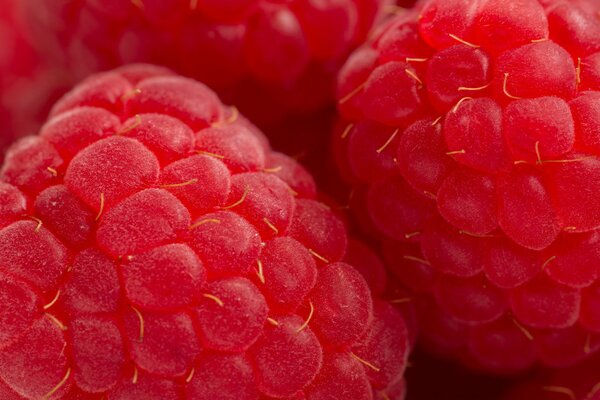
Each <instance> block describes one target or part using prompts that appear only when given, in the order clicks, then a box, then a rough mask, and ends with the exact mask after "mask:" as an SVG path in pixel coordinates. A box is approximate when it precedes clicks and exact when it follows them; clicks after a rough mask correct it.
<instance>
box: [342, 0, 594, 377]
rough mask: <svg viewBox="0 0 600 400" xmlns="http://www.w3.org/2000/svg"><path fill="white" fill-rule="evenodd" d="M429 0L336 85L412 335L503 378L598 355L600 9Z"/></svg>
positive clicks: (345, 161)
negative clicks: (414, 321)
mask: <svg viewBox="0 0 600 400" xmlns="http://www.w3.org/2000/svg"><path fill="white" fill-rule="evenodd" d="M578 4H579V5H577V4H575V3H574V2H568V1H558V0H554V1H553V0H545V1H537V0H512V1H508V2H507V1H504V0H485V1H475V0H469V1H462V0H460V1H458V0H456V1H454V0H431V1H426V2H424V3H421V5H420V6H418V8H417V9H415V10H413V11H412V12H410V13H407V14H404V15H401V16H398V17H396V18H394V19H392V20H390V21H388V22H387V23H386V24H385V25H384V26H382V27H381V28H380V29H379V31H378V32H379V33H378V34H377V35H376V36H375V37H374V38H373V40H371V41H370V42H369V43H367V44H365V45H364V46H363V47H362V48H360V49H359V50H357V51H356V52H355V53H354V54H353V55H352V56H351V57H350V59H349V61H348V62H347V63H346V65H345V66H344V68H343V69H342V71H341V73H340V75H339V80H338V103H339V110H340V114H341V120H340V122H339V129H338V132H337V133H336V134H335V135H334V137H333V139H332V140H333V142H334V148H335V155H336V158H337V161H338V164H339V166H340V170H341V172H342V174H343V175H344V176H345V177H346V178H347V180H348V181H349V182H351V184H352V187H353V191H352V196H351V204H352V206H353V208H354V210H355V211H356V215H357V217H358V220H360V221H361V222H362V224H363V225H364V227H365V229H367V230H368V231H369V232H374V233H376V234H378V235H379V237H380V239H381V240H380V243H381V247H382V250H383V253H384V254H385V256H384V257H385V258H386V259H387V262H388V265H389V266H390V269H391V271H392V273H393V274H394V275H395V276H396V278H397V279H398V280H399V281H400V282H402V283H403V284H404V285H405V286H407V287H408V288H410V289H411V290H412V292H413V295H414V299H415V302H416V304H417V307H418V309H419V310H420V311H419V317H420V318H419V319H420V328H421V330H422V336H421V339H422V342H423V343H424V344H426V345H427V346H428V347H429V348H430V349H433V350H434V351H436V352H438V353H441V354H446V355H450V356H453V357H456V358H459V359H461V360H463V361H464V362H465V363H467V364H469V365H472V366H473V367H475V368H480V369H483V370H486V371H492V372H499V373H512V372H516V371H520V370H524V369H527V368H529V367H531V366H532V365H534V364H535V363H541V364H544V365H549V366H565V365H570V364H572V363H574V362H576V361H578V360H581V359H583V358H586V357H587V356H588V355H589V354H591V353H593V352H595V351H596V350H597V349H598V348H599V347H600V337H599V334H600V307H599V305H600V275H599V270H598V265H600V231H599V230H598V229H599V228H600V200H599V199H600V184H599V182H600V158H599V157H598V155H600V136H599V132H600V61H599V60H600V20H599V19H598V10H600V8H599V6H598V4H597V2H591V1H589V0H582V1H580V2H578Z"/></svg>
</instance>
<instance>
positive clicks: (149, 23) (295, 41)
mask: <svg viewBox="0 0 600 400" xmlns="http://www.w3.org/2000/svg"><path fill="white" fill-rule="evenodd" d="M389 3H390V1H388V0H329V1H312V0H310V1H305V0H303V1H291V2H290V1H271V0H236V1H232V0H227V1H224V0H131V1H129V0H127V1H122V0H111V1H98V0H83V1H81V0H67V1H60V2H55V1H48V2H46V1H44V2H39V1H36V0H27V1H24V2H23V5H24V7H23V8H24V11H25V12H24V14H25V15H26V20H27V21H28V23H29V25H30V26H31V27H32V29H33V30H34V37H35V38H36V39H37V40H36V41H37V42H38V44H39V45H40V47H41V50H42V51H43V52H45V53H46V54H48V56H49V57H50V58H52V59H53V60H54V62H55V64H57V65H64V67H65V69H67V70H68V71H70V72H71V73H72V74H73V75H74V76H75V77H77V78H83V77H85V76H87V74H89V73H92V72H97V71H102V70H105V69H108V68H115V67H118V66H121V65H124V64H126V63H130V62H150V63H155V64H160V65H165V66H167V67H170V68H173V69H174V70H176V71H177V72H179V73H182V74H184V75H187V76H191V77H193V78H195V79H198V80H200V81H202V82H204V83H206V84H208V85H209V86H210V87H212V88H213V89H215V90H217V92H218V93H219V95H220V96H221V97H222V98H224V99H226V100H227V101H230V102H232V103H233V104H236V105H237V106H238V108H240V109H241V110H242V111H243V113H244V114H245V115H247V116H248V117H250V118H251V119H252V120H253V121H255V122H256V121H260V122H265V123H270V122H275V121H277V120H279V119H281V118H282V117H283V116H285V115H288V114H290V113H292V114H296V113H301V114H302V113H305V112H308V111H313V110H316V109H320V108H323V107H326V106H329V104H331V103H332V101H333V98H334V86H335V75H336V73H337V71H338V70H339V68H340V66H341V65H342V63H343V62H344V60H345V58H346V57H347V55H348V53H349V52H350V51H351V50H353V49H354V48H356V47H357V46H358V45H359V44H360V43H362V42H363V41H364V39H365V38H366V36H367V33H368V32H369V30H370V29H371V27H372V25H373V23H374V21H375V20H376V19H377V18H379V17H380V16H381V14H382V13H383V12H385V10H384V8H385V7H384V4H389ZM257 94H260V95H257Z"/></svg>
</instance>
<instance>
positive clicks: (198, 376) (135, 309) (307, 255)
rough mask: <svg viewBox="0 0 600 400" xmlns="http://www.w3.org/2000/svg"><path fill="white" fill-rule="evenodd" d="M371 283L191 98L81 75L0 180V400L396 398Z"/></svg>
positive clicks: (309, 190)
mask: <svg viewBox="0 0 600 400" xmlns="http://www.w3.org/2000/svg"><path fill="white" fill-rule="evenodd" d="M347 249H348V251H347ZM346 253H347V254H346ZM347 261H348V262H352V263H355V264H356V265H357V269H355V268H354V267H352V266H350V265H349V264H348V263H347ZM371 265H373V267H372V266H371ZM377 268H378V269H377ZM373 271H375V272H373ZM361 273H363V274H365V277H366V278H367V279H368V282H367V280H365V278H363V276H362V275H361ZM384 280H385V274H384V272H383V267H382V264H381V261H378V260H377V259H376V256H375V255H374V253H373V252H372V251H371V250H369V249H368V248H367V247H366V246H364V245H361V244H360V243H359V242H355V241H353V240H350V241H348V239H347V236H346V229H345V226H344V224H343V223H342V222H341V220H340V219H339V218H338V217H337V216H336V215H335V214H334V213H333V212H332V211H331V209H330V208H329V207H327V206H326V205H324V204H323V203H321V202H319V201H317V200H316V189H315V184H314V182H313V180H312V177H311V176H310V175H309V174H308V173H307V172H306V171H305V170H304V169H303V168H302V167H301V166H300V165H299V164H298V163H297V162H296V161H294V160H293V159H291V158H289V157H287V156H285V155H283V154H280V153H276V152H274V151H272V150H271V149H270V147H269V144H268V142H267V141H266V139H265V138H264V136H263V135H262V134H261V133H260V131H258V130H257V128H255V127H254V126H253V125H251V124H250V123H249V122H247V121H246V120H245V119H244V117H242V116H241V115H240V114H239V113H238V112H237V111H236V109H235V108H232V107H226V106H224V105H223V104H222V103H221V102H220V100H219V99H218V97H217V96H216V94H215V93H214V92H212V91H211V90H210V89H208V87H207V86H205V85H203V84H201V83H199V82H197V81H194V80H191V79H188V78H183V77H181V76H178V75H175V74H174V73H172V72H171V71H169V70H166V69H164V68H162V67H154V66H150V65H142V64H138V65H131V66H127V67H123V68H121V69H118V70H114V71H110V72H105V73H102V74H98V75H93V76H91V77H90V78H88V79H87V80H85V81H84V82H82V83H81V84H80V85H79V86H77V87H75V88H74V89H73V90H72V91H71V92H69V93H68V94H66V95H65V96H64V97H63V98H62V99H61V100H59V101H58V102H57V103H56V104H55V105H54V107H53V109H52V111H51V117H50V119H49V120H48V122H47V123H46V124H45V125H44V126H43V127H42V129H41V131H40V133H39V135H37V136H29V137H25V138H23V139H21V140H20V141H18V142H17V143H15V144H14V145H13V146H12V147H11V148H10V149H9V151H8V153H7V156H6V159H5V162H4V165H3V167H2V169H1V170H0V303H1V305H2V306H1V307H0V326H1V327H2V329H0V393H2V396H0V397H2V398H3V399H7V398H8V399H13V398H15V399H21V398H25V399H36V400H37V399H42V398H43V399H63V398H64V399H83V398H85V399H92V398H93V399H96V398H98V399H99V398H108V399H111V400H112V399H115V400H117V399H119V400H121V399H144V400H152V399H157V400H159V399H160V400H165V399H180V400H184V399H207V400H208V399H211V400H212V399H217V400H218V399H272V398H276V399H292V398H293V399H343V398H348V399H350V398H351V399H367V400H369V399H373V398H381V397H382V396H384V398H390V399H402V398H403V396H404V394H403V393H404V381H403V371H404V368H405V366H406V362H407V355H408V352H409V347H410V343H409V333H408V331H407V326H406V325H405V322H404V318H403V317H402V314H401V312H400V311H399V310H397V309H396V308H395V307H394V306H393V305H392V304H391V303H390V302H386V301H383V300H380V299H379V298H380V297H382V296H383V290H384V288H383V286H384V285H385V281H384ZM369 285H370V286H371V287H373V293H375V295H376V296H375V297H373V296H372V294H371V290H370V288H369ZM4 393H6V394H4ZM385 396H387V397H385Z"/></svg>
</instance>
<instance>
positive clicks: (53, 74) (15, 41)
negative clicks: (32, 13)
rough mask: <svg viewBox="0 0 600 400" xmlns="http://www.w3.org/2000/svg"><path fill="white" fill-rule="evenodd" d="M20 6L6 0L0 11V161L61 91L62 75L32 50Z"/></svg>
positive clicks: (30, 130) (36, 123)
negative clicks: (19, 9)
mask: <svg viewBox="0 0 600 400" xmlns="http://www.w3.org/2000/svg"><path fill="white" fill-rule="evenodd" d="M19 5H20V2H19V1H17V0H5V1H3V3H2V13H1V14H0V160H2V159H3V158H4V152H5V151H6V148H7V147H8V145H9V144H10V143H11V142H13V141H14V140H16V139H17V138H19V137H21V136H24V135H27V134H33V133H34V132H35V131H36V130H37V129H38V128H39V124H40V122H41V120H42V119H44V118H45V117H46V113H47V112H48V110H49V108H50V106H51V105H52V102H54V101H55V100H56V95H57V93H56V92H57V91H62V82H63V77H62V74H61V72H60V71H58V70H56V69H54V68H52V67H50V66H49V65H46V64H45V63H44V61H43V60H42V59H41V57H40V56H39V55H38V54H37V52H36V51H35V49H34V47H33V46H32V43H31V41H30V38H29V35H28V29H27V26H26V25H25V24H24V22H23V21H22V20H21V18H19V13H18V7H19Z"/></svg>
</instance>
